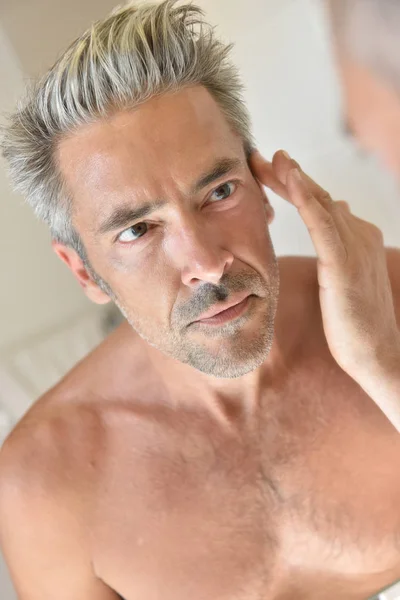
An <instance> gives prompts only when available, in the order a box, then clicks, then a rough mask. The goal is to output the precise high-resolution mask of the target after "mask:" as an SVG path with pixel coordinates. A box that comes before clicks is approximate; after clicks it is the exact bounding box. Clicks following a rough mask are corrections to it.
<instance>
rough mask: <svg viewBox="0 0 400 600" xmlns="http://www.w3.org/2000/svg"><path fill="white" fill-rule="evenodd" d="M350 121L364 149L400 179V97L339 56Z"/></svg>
mask: <svg viewBox="0 0 400 600" xmlns="http://www.w3.org/2000/svg"><path fill="white" fill-rule="evenodd" d="M339 74H340V76H341V80H342V85H343V92H344V108H345V114H346V119H347V122H348V125H349V128H350V130H351V132H352V134H353V135H354V136H355V137H356V139H357V141H358V142H359V144H360V146H361V147H362V148H364V149H365V150H367V151H368V152H372V153H373V154H375V155H376V156H377V157H378V158H379V160H380V162H381V163H382V164H383V165H384V166H385V167H386V168H387V169H389V170H391V171H392V172H393V173H394V174H395V175H396V176H397V177H398V178H400V94H399V93H398V92H397V91H396V90H394V89H392V88H391V87H390V85H389V84H388V83H386V82H385V81H384V80H383V79H380V78H379V77H378V76H377V75H376V74H375V73H374V72H373V71H372V70H371V69H370V68H368V67H365V66H364V65H362V64H361V63H360V62H357V61H356V60H352V59H351V58H348V57H347V56H345V55H344V54H342V56H341V57H339Z"/></svg>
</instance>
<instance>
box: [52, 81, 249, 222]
mask: <svg viewBox="0 0 400 600" xmlns="http://www.w3.org/2000/svg"><path fill="white" fill-rule="evenodd" d="M241 150H242V143H241V140H240V139H239V137H238V136H237V135H236V134H234V133H233V131H232V130H231V128H230V126H229V124H228V122H227V121H226V119H225V118H224V115H223V113H222V111H221V109H220V108H219V106H218V104H217V103H216V101H215V100H214V99H213V97H212V96H211V94H210V93H209V92H208V91H207V90H206V89H205V88H203V87H200V86H198V87H192V88H186V89H184V90H181V91H179V92H176V93H169V94H165V95H162V96H160V97H155V98H152V99H151V100H149V101H148V102H146V103H144V104H143V105H141V106H140V107H139V108H137V109H135V110H132V111H125V112H120V113H117V114H115V115H114V116H112V117H110V118H109V119H107V120H103V121H99V122H97V123H94V124H90V125H86V126H84V127H82V128H81V129H80V130H78V131H77V132H75V133H74V134H73V135H71V136H70V137H69V138H67V139H64V140H63V141H62V142H61V143H60V145H59V147H58V163H59V168H60V170H61V173H62V175H63V177H64V179H65V181H66V183H67V187H68V188H69V190H70V192H71V194H72V197H73V204H74V208H75V209H76V208H79V212H81V211H82V210H84V211H86V209H89V208H90V209H91V210H92V214H93V210H94V209H95V210H96V212H101V213H102V212H104V208H105V203H106V204H107V205H109V204H110V201H112V198H113V195H115V196H118V198H119V199H120V200H124V197H126V196H129V197H134V196H135V195H136V194H140V197H141V198H142V199H143V196H145V197H146V196H151V199H152V200H154V199H155V197H154V196H157V195H158V194H162V193H165V186H168V185H173V186H174V187H175V188H176V187H177V186H178V187H179V186H182V189H184V188H185V186H189V185H190V184H191V183H192V182H193V179H194V178H196V176H198V174H199V173H200V172H202V171H204V168H205V167H208V166H209V165H210V163H212V161H213V159H214V158H220V157H221V156H232V157H234V156H238V155H240V154H241Z"/></svg>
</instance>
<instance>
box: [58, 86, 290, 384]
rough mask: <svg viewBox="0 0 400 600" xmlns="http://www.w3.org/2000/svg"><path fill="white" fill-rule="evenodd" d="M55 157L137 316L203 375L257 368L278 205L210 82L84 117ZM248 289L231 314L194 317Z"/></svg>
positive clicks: (275, 276) (102, 264)
mask: <svg viewBox="0 0 400 600" xmlns="http://www.w3.org/2000/svg"><path fill="white" fill-rule="evenodd" d="M58 158H59V164H60V168H61V171H62V173H63V175H64V177H65V179H66V182H67V185H68V186H69V188H70V190H71V193H72V195H73V223H74V226H75V228H76V229H77V231H78V233H79V234H80V236H81V238H82V241H83V243H84V245H85V248H86V251H87V255H88V258H89V261H90V263H91V265H92V267H93V269H94V271H95V272H96V273H97V274H98V275H99V276H100V277H101V278H102V279H103V280H104V281H105V282H107V284H108V286H109V287H110V288H111V289H112V291H113V297H114V298H113V299H114V300H115V302H116V303H117V305H118V306H119V307H120V309H121V311H122V312H123V314H124V315H125V316H126V318H127V319H128V321H129V323H130V324H131V325H132V327H133V328H134V329H135V330H136V331H137V332H138V333H139V334H140V335H141V336H142V337H143V338H144V339H145V340H147V341H148V342H149V343H150V344H151V345H153V346H155V347H156V348H158V349H159V350H161V351H162V352H164V353H166V354H169V355H171V356H172V357H173V358H176V359H177V360H179V361H181V362H184V363H188V364H190V365H191V366H193V367H194V368H196V369H199V370H201V371H203V372H205V373H207V374H210V375H215V376H217V377H238V376H241V375H244V374H245V373H247V372H249V371H252V370H254V369H255V368H256V367H258V366H259V365H260V364H261V363H262V362H263V361H264V360H265V358H266V356H267V354H268V352H269V350H270V347H271V344H272V338H273V324H274V317H275V312H276V308H277V300H278V293H279V272H278V266H277V261H276V257H275V254H274V251H273V247H272V244H271V240H270V236H269V231H268V223H269V222H270V221H271V220H272V214H273V212H272V209H271V207H270V205H269V203H268V200H267V198H266V196H265V194H264V193H263V191H262V189H261V187H260V186H259V184H258V182H257V181H256V180H255V179H254V177H253V175H252V173H251V171H250V169H249V167H248V164H247V160H246V156H245V153H244V150H243V144H242V141H241V140H240V139H239V137H238V136H236V135H235V134H234V133H233V132H232V131H231V129H230V127H229V125H228V123H227V121H226V120H225V118H224V116H223V114H222V112H221V110H220V109H219V106H218V105H217V103H216V102H215V101H214V99H213V98H212V96H211V95H210V94H209V93H208V91H206V89H205V88H202V87H200V86H198V87H193V88H186V89H185V90H181V91H179V92H178V93H175V94H167V95H163V96H160V97H158V98H153V99H152V100H150V101H148V102H146V103H145V104H143V105H142V106H141V107H140V108H138V109H136V110H134V111H130V112H128V111H126V112H120V113H118V114H116V115H115V116H113V117H112V118H110V119H108V120H107V121H101V122H98V123H96V124H92V125H89V126H86V127H84V128H82V129H81V130H79V131H78V132H77V133H75V134H74V135H73V136H71V137H70V138H69V139H65V140H63V142H62V143H61V145H60V147H59V154H58ZM247 294H250V295H251V297H250V298H249V299H248V300H247V302H246V304H245V308H244V309H242V312H241V314H240V316H238V317H237V318H231V319H230V320H225V322H224V323H222V324H221V323H219V324H218V323H217V324H216V323H215V322H214V323H211V322H210V321H202V322H199V321H198V319H199V318H200V317H201V315H202V313H204V312H205V311H207V310H209V309H210V308H214V307H215V306H216V305H218V304H219V303H221V302H222V301H224V302H225V303H227V302H230V301H236V300H239V299H240V298H243V296H244V295H247ZM242 307H243V305H242Z"/></svg>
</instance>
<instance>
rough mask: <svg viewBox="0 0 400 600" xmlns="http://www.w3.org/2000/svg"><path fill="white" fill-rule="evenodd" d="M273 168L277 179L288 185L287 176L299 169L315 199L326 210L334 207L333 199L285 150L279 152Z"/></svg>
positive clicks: (274, 158) (273, 160) (275, 156)
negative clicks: (291, 171)
mask: <svg viewBox="0 0 400 600" xmlns="http://www.w3.org/2000/svg"><path fill="white" fill-rule="evenodd" d="M272 166H273V169H274V171H275V173H276V174H277V177H278V178H279V180H280V181H281V182H282V183H285V185H286V183H287V176H288V173H289V171H290V170H291V169H294V168H297V169H299V171H300V172H301V174H302V175H303V178H304V180H305V183H306V184H307V186H308V187H309V188H310V191H311V192H312V194H313V195H314V196H315V198H316V199H317V200H318V201H319V202H320V203H321V204H322V206H323V207H324V208H325V209H329V208H330V207H331V205H332V198H331V197H330V195H329V194H328V192H327V191H326V190H324V188H322V187H321V186H319V185H318V184H317V183H316V182H315V181H314V180H313V179H311V177H309V176H308V175H307V174H306V173H304V171H303V170H302V168H301V166H300V165H299V163H298V162H296V161H295V160H293V159H292V158H291V157H290V156H289V155H288V154H287V152H285V151H284V150H278V152H276V153H275V154H274V157H273V159H272Z"/></svg>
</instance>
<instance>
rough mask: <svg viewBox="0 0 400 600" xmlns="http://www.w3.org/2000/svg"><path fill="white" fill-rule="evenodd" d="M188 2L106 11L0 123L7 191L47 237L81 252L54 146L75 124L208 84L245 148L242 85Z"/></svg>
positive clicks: (169, 0)
mask: <svg viewBox="0 0 400 600" xmlns="http://www.w3.org/2000/svg"><path fill="white" fill-rule="evenodd" d="M203 16H204V12H203V11H202V9H200V8H199V7H198V6H195V5H193V4H185V5H180V6H177V5H176V0H164V1H163V2H162V3H161V4H141V5H138V6H135V5H133V4H129V5H124V6H122V7H117V8H115V9H114V10H113V11H112V12H111V13H110V14H109V15H108V16H107V17H106V18H105V19H104V20H101V21H96V22H95V23H93V24H92V26H91V27H90V28H89V29H88V30H87V31H86V32H85V33H83V35H81V36H80V37H79V38H78V39H77V40H75V41H74V42H73V43H72V44H71V45H70V46H69V47H68V49H67V50H66V51H65V52H64V53H63V54H62V55H61V57H60V58H59V59H58V60H57V61H56V63H55V64H54V65H53V66H52V67H51V68H50V69H49V71H48V72H47V73H46V74H45V75H44V76H43V77H42V78H41V79H40V80H39V81H37V82H34V83H33V85H31V86H30V87H29V86H28V88H27V96H26V98H25V99H24V100H22V101H20V103H19V104H18V107H17V111H16V112H15V113H14V114H12V115H11V116H9V117H8V120H9V122H8V123H7V124H6V127H3V128H2V129H3V131H4V137H3V141H2V143H1V147H2V151H3V156H4V158H5V159H6V161H7V163H8V171H9V176H10V178H11V182H12V184H13V186H14V189H15V190H16V191H18V192H20V193H22V195H23V196H24V197H25V198H26V200H27V201H28V203H29V204H30V205H31V206H32V208H33V209H34V211H35V214H36V215H37V216H38V217H39V218H40V219H42V220H43V221H45V222H46V223H47V224H48V225H49V227H50V231H51V235H52V237H53V239H54V240H56V241H58V242H61V243H64V244H66V245H68V246H70V247H72V248H74V249H75V250H76V251H77V252H78V254H79V255H80V256H81V257H82V258H85V257H86V254H85V249H84V246H83V244H82V242H81V240H80V237H79V235H78V234H77V232H76V230H75V229H74V227H73V224H72V216H73V206H72V197H71V194H70V192H69V191H68V190H67V187H66V184H65V181H63V178H62V176H61V173H60V170H59V167H58V164H57V158H56V155H57V153H56V150H57V146H58V144H59V143H60V141H61V140H62V138H63V137H65V136H69V135H71V134H73V132H74V131H76V129H77V128H78V127H80V126H81V125H84V124H89V123H93V122H95V121H96V120H98V119H101V118H104V117H107V116H109V115H110V114H113V113H115V112H117V111H119V110H125V109H129V108H134V107H137V106H138V105H140V104H142V103H143V102H145V101H146V100H148V99H150V98H151V97H153V96H155V95H160V94H162V93H165V92H168V91H172V90H174V91H176V90H179V89H181V88H183V87H185V86H192V85H202V86H204V87H205V88H207V89H208V91H209V92H210V93H211V95H212V96H213V97H214V99H215V100H216V102H217V103H218V104H219V106H220V108H221V110H222V113H223V114H224V116H225V118H226V119H227V121H228V122H229V124H230V126H231V127H232V129H233V131H235V133H237V134H238V135H239V136H240V137H241V139H242V140H243V143H244V148H245V151H246V154H247V155H248V154H249V153H250V151H251V149H252V148H253V147H254V144H253V139H252V135H251V131H250V118H249V114H248V111H247V109H246V106H245V104H244V101H243V99H242V91H243V86H242V84H241V82H240V79H239V74H238V71H237V69H236V67H235V66H234V65H233V64H232V63H231V62H230V61H229V60H228V54H229V53H230V50H231V47H232V44H224V43H222V42H221V41H219V40H218V39H216V37H215V34H214V28H212V27H211V26H210V25H209V24H208V23H206V22H205V21H204V19H203V18H202V17H203Z"/></svg>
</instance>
